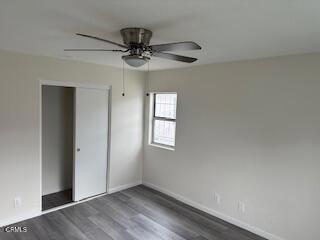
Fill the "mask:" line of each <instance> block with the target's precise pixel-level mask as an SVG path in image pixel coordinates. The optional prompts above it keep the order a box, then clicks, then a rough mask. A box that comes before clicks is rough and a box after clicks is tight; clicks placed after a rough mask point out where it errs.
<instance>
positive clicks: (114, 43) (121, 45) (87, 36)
mask: <svg viewBox="0 0 320 240" xmlns="http://www.w3.org/2000/svg"><path fill="white" fill-rule="evenodd" d="M76 34H77V35H78V36H82V37H86V38H91V39H95V40H98V41H102V42H107V43H110V44H113V45H116V46H118V47H122V48H128V47H127V46H126V45H123V44H120V43H116V42H112V41H109V40H107V39H103V38H99V37H95V36H90V35H86V34H82V33H76Z"/></svg>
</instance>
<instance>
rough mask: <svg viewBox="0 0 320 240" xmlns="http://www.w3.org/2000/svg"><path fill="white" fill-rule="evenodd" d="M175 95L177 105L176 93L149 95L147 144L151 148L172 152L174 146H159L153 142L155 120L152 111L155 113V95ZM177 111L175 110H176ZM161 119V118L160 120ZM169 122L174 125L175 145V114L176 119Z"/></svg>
mask: <svg viewBox="0 0 320 240" xmlns="http://www.w3.org/2000/svg"><path fill="white" fill-rule="evenodd" d="M166 93H167V94H173V93H174V94H176V95H177V103H178V94H177V92H151V93H150V94H149V98H150V99H149V125H148V126H149V136H148V139H149V140H148V144H149V145H150V146H153V147H158V148H162V149H166V150H171V151H174V150H175V147H176V146H170V145H165V144H160V143H156V142H153V127H154V119H156V118H155V117H154V111H155V102H154V101H155V100H154V96H155V95H156V94H166ZM176 111H177V108H176ZM161 119H163V118H161ZM168 120H170V121H174V122H175V123H176V128H175V144H176V133H177V114H176V119H175V120H172V119H168Z"/></svg>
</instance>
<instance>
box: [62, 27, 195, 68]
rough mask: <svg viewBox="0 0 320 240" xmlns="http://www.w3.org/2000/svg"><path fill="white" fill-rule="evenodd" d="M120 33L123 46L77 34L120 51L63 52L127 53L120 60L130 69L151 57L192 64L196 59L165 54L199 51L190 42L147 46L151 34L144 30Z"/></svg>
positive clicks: (130, 30) (138, 29)
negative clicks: (107, 44) (111, 45)
mask: <svg viewBox="0 0 320 240" xmlns="http://www.w3.org/2000/svg"><path fill="white" fill-rule="evenodd" d="M120 33H121V36H122V38H123V44H120V43H116V42H113V41H109V40H106V39H103V38H99V37H95V36H90V35H86V34H81V33H77V35H78V36H82V37H86V38H91V39H95V40H98V41H102V42H106V43H109V44H113V45H115V46H117V47H119V48H121V49H65V51H97V52H99V51H101V52H122V53H128V55H124V56H122V59H123V60H124V61H125V62H126V63H127V64H128V65H130V66H132V67H140V66H142V65H144V64H145V63H147V62H148V61H149V60H150V58H151V57H153V56H154V57H159V58H165V59H170V60H175V61H179V62H185V63H192V62H194V61H196V60H197V59H196V58H192V57H186V56H181V55H176V54H172V53H167V52H171V51H180V50H199V49H201V47H200V46H199V45H198V44H196V43H195V42H190V41H188V42H176V43H165V44H158V45H149V44H150V39H151V37H152V32H151V31H150V30H147V29H144V28H124V29H121V30H120Z"/></svg>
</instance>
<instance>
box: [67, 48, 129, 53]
mask: <svg viewBox="0 0 320 240" xmlns="http://www.w3.org/2000/svg"><path fill="white" fill-rule="evenodd" d="M63 51H65V52H128V51H129V49H128V50H120V49H82V48H81V49H77V48H70V49H64V50H63Z"/></svg>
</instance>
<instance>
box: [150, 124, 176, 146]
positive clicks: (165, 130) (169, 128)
mask: <svg viewBox="0 0 320 240" xmlns="http://www.w3.org/2000/svg"><path fill="white" fill-rule="evenodd" d="M153 131H154V132H153V141H154V142H155V143H160V144H164V145H169V146H174V145H175V140H174V139H175V134H176V123H175V122H172V121H166V120H155V121H154V130H153Z"/></svg>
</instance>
